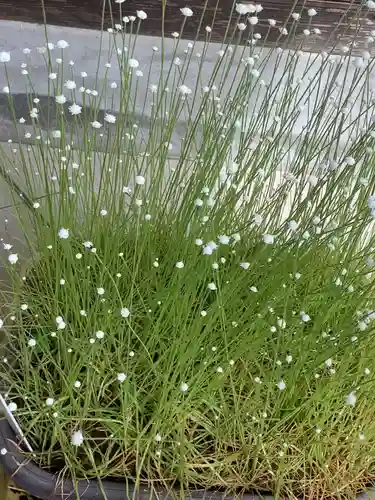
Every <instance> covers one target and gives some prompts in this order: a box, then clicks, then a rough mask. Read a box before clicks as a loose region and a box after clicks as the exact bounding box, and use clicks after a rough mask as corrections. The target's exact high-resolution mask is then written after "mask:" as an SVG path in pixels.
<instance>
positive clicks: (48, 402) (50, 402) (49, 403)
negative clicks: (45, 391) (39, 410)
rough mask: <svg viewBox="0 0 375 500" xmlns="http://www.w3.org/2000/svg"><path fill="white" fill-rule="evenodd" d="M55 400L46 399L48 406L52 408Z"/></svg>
mask: <svg viewBox="0 0 375 500" xmlns="http://www.w3.org/2000/svg"><path fill="white" fill-rule="evenodd" d="M54 402H55V400H54V399H53V398H47V399H46V406H52V405H53V403H54Z"/></svg>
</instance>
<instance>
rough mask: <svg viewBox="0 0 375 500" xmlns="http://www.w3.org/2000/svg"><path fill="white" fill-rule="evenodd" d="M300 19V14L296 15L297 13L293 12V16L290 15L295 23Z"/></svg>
mask: <svg viewBox="0 0 375 500" xmlns="http://www.w3.org/2000/svg"><path fill="white" fill-rule="evenodd" d="M300 17H301V14H298V12H293V14H292V18H293V19H294V20H295V21H298V20H299V18H300Z"/></svg>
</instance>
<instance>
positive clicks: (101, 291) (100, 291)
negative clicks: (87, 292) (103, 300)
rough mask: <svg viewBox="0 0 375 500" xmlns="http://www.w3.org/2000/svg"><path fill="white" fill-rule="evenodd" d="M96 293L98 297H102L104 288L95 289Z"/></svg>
mask: <svg viewBox="0 0 375 500" xmlns="http://www.w3.org/2000/svg"><path fill="white" fill-rule="evenodd" d="M96 291H97V293H98V295H104V292H105V290H104V288H102V287H99V288H97V289H96Z"/></svg>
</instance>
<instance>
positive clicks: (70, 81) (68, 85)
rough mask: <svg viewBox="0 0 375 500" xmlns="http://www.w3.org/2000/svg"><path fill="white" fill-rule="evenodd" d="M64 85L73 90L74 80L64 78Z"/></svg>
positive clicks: (74, 86) (75, 85)
mask: <svg viewBox="0 0 375 500" xmlns="http://www.w3.org/2000/svg"><path fill="white" fill-rule="evenodd" d="M64 87H66V88H67V89H68V90H73V89H75V88H76V87H77V84H76V82H73V80H66V82H65V83H64Z"/></svg>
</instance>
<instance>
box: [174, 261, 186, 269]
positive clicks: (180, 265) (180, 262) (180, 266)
mask: <svg viewBox="0 0 375 500" xmlns="http://www.w3.org/2000/svg"><path fill="white" fill-rule="evenodd" d="M176 267H177V269H182V268H183V267H185V264H184V263H183V262H182V261H179V262H176Z"/></svg>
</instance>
